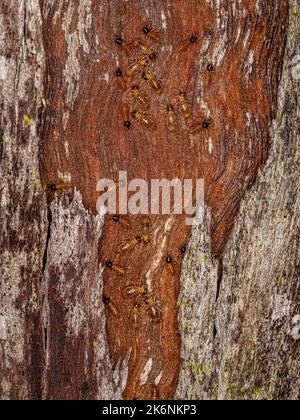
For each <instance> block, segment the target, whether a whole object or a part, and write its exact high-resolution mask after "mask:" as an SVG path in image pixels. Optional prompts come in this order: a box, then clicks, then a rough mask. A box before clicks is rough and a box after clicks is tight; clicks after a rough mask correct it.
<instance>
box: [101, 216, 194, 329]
mask: <svg viewBox="0 0 300 420" xmlns="http://www.w3.org/2000/svg"><path fill="white" fill-rule="evenodd" d="M112 221H113V222H115V223H117V224H119V225H121V226H122V227H125V228H127V229H130V228H131V224H130V221H129V220H128V219H127V218H125V217H124V216H119V215H114V216H112ZM140 229H141V232H140V234H139V235H134V236H133V237H131V238H128V239H126V240H123V241H121V242H120V243H119V244H117V245H116V252H117V254H123V253H126V252H130V251H132V250H134V249H136V248H137V247H138V246H148V245H149V244H152V222H151V219H150V217H149V216H141V220H140ZM185 252H186V246H185V245H182V246H181V249H180V254H181V255H184V253H185ZM165 264H166V267H167V268H168V270H169V272H170V273H171V274H172V275H174V274H176V272H177V270H176V267H177V263H176V261H174V260H173V258H172V257H171V256H170V255H167V256H166V258H165ZM105 265H106V267H107V269H109V270H112V271H114V272H115V273H116V274H118V275H120V276H125V275H126V274H127V270H126V269H125V268H124V267H122V266H120V265H118V264H116V263H113V262H112V261H111V260H107V261H106V262H105ZM124 295H125V297H126V298H128V299H131V300H133V306H132V308H131V310H130V312H129V322H130V325H131V326H132V327H133V328H139V327H140V326H141V322H142V315H141V311H142V310H143V309H145V310H146V312H147V314H148V316H149V318H150V319H151V321H152V322H154V323H158V322H160V321H161V319H162V306H161V302H160V301H159V300H158V299H157V298H156V297H155V296H154V294H153V293H150V292H149V291H148V289H147V286H146V285H134V284H132V285H129V286H126V287H125V289H124ZM104 304H105V305H106V306H107V308H108V310H109V312H110V314H111V315H112V316H114V317H118V316H119V311H118V308H117V307H116V306H115V305H114V304H113V303H112V302H111V300H110V299H109V298H108V297H107V296H104Z"/></svg>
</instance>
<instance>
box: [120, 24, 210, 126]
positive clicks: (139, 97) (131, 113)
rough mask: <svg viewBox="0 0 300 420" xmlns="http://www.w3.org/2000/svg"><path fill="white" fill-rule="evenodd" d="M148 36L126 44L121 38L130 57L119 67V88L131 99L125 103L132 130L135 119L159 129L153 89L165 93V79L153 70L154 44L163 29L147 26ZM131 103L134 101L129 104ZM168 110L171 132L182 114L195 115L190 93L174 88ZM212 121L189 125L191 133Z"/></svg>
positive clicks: (185, 116)
mask: <svg viewBox="0 0 300 420" xmlns="http://www.w3.org/2000/svg"><path fill="white" fill-rule="evenodd" d="M142 33H143V35H144V36H145V39H141V38H138V39H135V40H133V41H132V42H130V43H126V42H125V41H124V40H123V39H122V38H120V37H119V38H117V39H116V43H117V45H118V46H119V47H120V48H121V49H122V51H124V53H125V54H126V55H127V57H129V59H130V61H129V62H128V64H127V66H126V68H125V70H124V71H123V70H122V69H121V68H118V69H117V71H116V76H117V83H118V86H119V88H120V89H121V90H122V91H124V92H126V93H127V98H128V101H127V102H126V103H123V104H122V116H123V123H124V126H125V127H126V128H127V129H131V127H132V122H136V123H139V124H140V125H142V126H143V127H144V128H147V129H151V128H152V129H154V128H156V122H155V119H154V117H153V115H151V114H150V112H149V110H150V106H151V100H150V96H149V91H150V92H154V93H155V94H157V95H159V96H160V95H161V94H162V92H163V90H164V85H163V82H162V81H161V80H160V78H159V76H157V75H156V74H155V71H154V70H153V63H154V62H155V60H156V59H157V56H158V53H157V51H156V47H155V45H154V43H158V42H159V41H160V38H161V37H160V31H159V30H158V29H154V28H152V29H150V28H148V27H146V26H145V27H144V28H143V30H142ZM197 40H198V37H197V36H195V35H192V36H191V37H190V39H189V40H188V41H187V42H185V43H184V44H183V45H182V47H181V48H180V50H179V52H180V53H182V52H184V51H185V50H186V49H187V48H188V47H189V46H190V45H192V44H195V43H196V42H197ZM207 70H208V71H213V70H214V68H213V65H212V64H209V65H208V66H207ZM136 77H140V78H141V79H140V81H139V82H138V83H131V84H130V83H129V82H130V80H132V79H133V78H136ZM129 103H131V104H130V105H129ZM161 105H162V106H163V108H164V111H165V113H166V127H167V129H168V131H169V132H176V131H177V129H178V115H180V117H181V118H183V120H185V121H187V120H188V119H189V118H191V115H192V105H191V101H190V100H189V98H188V96H187V94H186V93H185V92H184V91H181V90H178V89H175V88H174V89H172V90H171V93H170V94H169V97H168V99H167V100H166V101H165V102H163V103H161ZM210 124H211V121H210V120H203V121H200V122H197V123H195V124H192V125H191V126H190V127H189V133H190V134H196V133H198V132H199V131H200V130H202V129H207V128H209V126H210Z"/></svg>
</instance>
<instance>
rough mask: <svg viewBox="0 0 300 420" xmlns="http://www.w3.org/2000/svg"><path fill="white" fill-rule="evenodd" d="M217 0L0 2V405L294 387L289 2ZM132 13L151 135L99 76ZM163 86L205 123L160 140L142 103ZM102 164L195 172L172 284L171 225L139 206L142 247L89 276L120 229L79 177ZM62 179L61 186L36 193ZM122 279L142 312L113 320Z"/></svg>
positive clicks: (295, 62)
mask: <svg viewBox="0 0 300 420" xmlns="http://www.w3.org/2000/svg"><path fill="white" fill-rule="evenodd" d="M221 3H222V4H220V2H218V1H203V2H196V1H193V0H191V1H189V2H186V3H184V4H183V2H179V1H174V2H172V3H170V4H169V3H168V2H166V1H160V2H159V4H157V2H152V1H150V0H145V1H139V2H137V1H129V2H124V1H116V2H113V7H112V2H110V1H101V2H98V1H92V0H78V1H76V2H69V1H65V2H63V1H61V2H56V1H51V0H41V1H40V2H38V1H37V0H28V1H19V2H16V1H15V2H14V1H13V2H8V1H4V2H3V4H2V5H1V19H0V29H1V33H2V34H3V35H2V37H1V39H0V89H1V111H2V112H1V131H0V132H1V144H0V166H1V180H0V192H1V213H0V222H1V231H2V232H1V250H2V253H1V255H0V267H1V269H0V274H1V277H0V285H1V289H0V354H1V359H0V398H1V399H17V398H19V399H29V398H34V399H40V398H45V399H62V398H66V399H119V398H122V396H123V397H124V398H141V399H144V398H151V389H152V386H153V384H156V385H157V386H158V390H159V396H160V397H161V398H173V397H174V396H175V398H177V399H182V398H191V399H203V398H209V399H215V398H219V399H242V398H246V399H252V398H254V399H297V398H299V396H300V395H299V385H300V384H299V360H298V359H299V358H298V354H299V339H300V331H299V330H300V304H299V265H300V261H299V212H300V208H299V207H300V203H299V150H300V148H299V137H298V118H299V115H297V105H298V89H299V51H298V48H299V47H298V39H299V6H298V5H297V2H295V1H290V2H289V4H288V3H287V2H285V1H283V0H280V1H278V2H276V5H275V6H274V5H272V6H271V5H269V3H268V4H265V3H264V2H261V1H254V0H253V1H252V0H245V1H243V2H237V1H224V2H221ZM137 17H138V18H137ZM288 17H289V19H288ZM145 22H146V23H147V24H151V25H154V26H157V27H159V28H160V29H161V31H162V39H161V42H160V43H158V45H157V49H158V52H159V56H158V59H157V62H156V63H155V65H154V67H153V68H154V69H155V71H156V72H157V74H159V75H160V77H161V79H162V80H163V83H164V89H165V90H164V93H163V95H162V97H161V98H160V99H159V98H156V97H155V96H152V95H151V100H152V102H153V104H152V108H151V112H152V113H153V115H154V117H155V120H156V121H157V124H158V130H157V131H155V132H149V131H147V130H146V129H143V128H139V127H135V126H134V127H133V129H132V130H129V131H127V132H125V130H124V129H123V125H122V116H121V115H120V105H121V104H122V103H124V102H125V101H127V99H126V95H127V93H124V94H123V95H122V93H121V92H120V91H119V90H118V88H117V83H116V78H115V70H116V67H118V66H121V67H122V68H124V67H125V66H126V63H127V62H128V59H127V58H126V56H125V55H124V54H123V52H122V50H119V49H118V48H117V45H116V44H115V38H116V37H117V36H122V37H124V38H125V39H126V40H132V39H134V38H137V37H141V36H142V35H141V28H142V27H143V24H144V23H145ZM191 34H196V35H197V36H198V42H197V43H196V44H195V45H190V46H188V48H187V50H185V51H184V52H181V51H180V47H181V46H182V45H183V44H184V43H185V42H186V40H188V39H189V37H190V36H191ZM287 36H288V44H287V48H286V50H285V45H286V38H287ZM284 51H285V59H284V60H283V54H284ZM283 62H284V67H283V75H281V74H282V73H281V70H282V64H283ZM208 64H212V65H213V71H208V68H207V66H208ZM280 80H281V82H280ZM279 82H280V83H281V84H280V88H279ZM131 83H133V82H128V87H130V84H131ZM178 86H179V87H180V89H182V90H186V91H187V93H188V95H189V96H190V97H191V98H192V100H193V119H192V121H201V122H202V121H206V120H207V119H209V121H210V122H211V125H210V127H209V129H208V130H203V131H202V132H201V133H200V134H198V135H196V136H190V135H188V134H187V131H186V128H187V127H185V126H182V127H181V128H180V129H179V130H178V132H177V134H175V135H171V134H169V133H168V132H167V130H166V128H165V118H166V116H165V113H164V111H163V110H162V108H161V105H160V102H163V103H165V102H166V101H167V100H168V92H170V91H171V90H172V88H175V87H178ZM278 92H279V96H278ZM277 99H279V100H277ZM272 121H273V122H272ZM270 144H271V153H270V155H269V157H268V160H267V163H266V166H264V167H263V169H261V170H260V172H259V175H258V178H257V179H256V176H257V174H258V171H259V168H260V167H261V165H262V164H263V163H264V162H265V160H266V158H267V156H268V151H269V147H270ZM175 162H176V163H175ZM174 165H176V168H174ZM119 170H127V171H128V177H129V179H130V178H136V177H141V178H144V179H146V180H150V179H151V178H163V177H166V178H169V179H173V178H176V177H178V178H179V179H183V178H192V177H193V178H204V180H205V186H206V187H205V188H206V189H205V197H206V206H207V207H206V214H205V221H204V224H203V226H201V228H198V229H194V230H193V232H192V236H191V239H190V241H189V246H188V253H187V255H186V257H185V259H184V264H183V272H182V276H181V279H180V271H181V264H182V261H181V260H182V259H181V257H177V255H178V253H179V249H180V246H181V245H182V244H183V243H185V242H186V241H187V240H188V238H189V237H190V234H191V232H190V231H189V230H188V229H187V227H186V226H185V224H184V218H183V217H165V216H164V217H161V216H157V217H155V218H153V226H154V230H153V238H154V239H153V244H152V245H151V246H147V247H142V248H140V249H137V250H136V251H134V252H133V253H132V254H130V255H129V256H125V257H122V258H121V259H119V260H118V263H120V264H121V265H124V266H126V268H127V269H128V277H126V278H125V279H120V278H118V277H113V276H112V275H111V274H110V273H109V272H108V271H107V270H105V271H104V267H103V261H104V260H105V259H106V258H112V259H113V260H115V258H116V255H115V246H116V244H117V243H118V242H119V241H120V240H121V239H125V237H126V236H128V233H127V232H126V231H124V230H122V229H121V228H119V227H117V226H115V224H114V223H113V222H112V221H111V220H109V218H105V219H103V218H101V216H100V215H96V213H95V206H96V200H97V193H96V184H97V181H98V180H99V179H101V178H104V177H108V178H113V179H115V178H116V177H117V175H118V171H119ZM255 179H256V180H255ZM62 181H71V182H72V183H73V184H74V186H76V189H77V190H78V191H75V193H72V194H66V193H64V192H57V193H51V194H50V193H45V188H44V187H43V186H42V185H44V186H45V185H46V184H47V183H49V182H62ZM249 188H250V190H249ZM247 190H248V192H246V191H247ZM245 192H246V196H245V198H244V199H243V200H242V205H241V208H240V210H239V204H240V201H241V198H242V197H243V196H244V195H245ZM237 213H238V216H237V218H236V215H237ZM130 221H131V224H132V232H134V233H136V232H138V231H139V218H138V217H131V218H130ZM233 224H234V230H233V233H231V232H232V227H233ZM228 238H229V242H228ZM167 254H171V255H172V256H173V257H174V259H176V275H174V276H171V275H170V274H169V273H168V270H167V269H166V267H165V263H164V261H165V256H166V255H167ZM131 283H139V284H142V283H146V284H147V285H148V287H149V289H150V290H153V292H154V293H155V295H156V296H158V297H159V299H160V301H161V302H162V305H163V321H162V322H161V323H160V324H158V325H153V324H151V323H150V322H149V320H148V319H147V317H146V314H143V326H142V328H141V329H139V330H137V331H133V329H132V327H131V326H130V324H129V322H128V311H129V310H130V307H131V305H130V302H128V301H127V300H125V299H124V296H123V294H122V289H123V288H124V287H125V286H126V285H128V284H131ZM103 293H104V294H105V295H107V296H109V297H110V299H111V301H112V302H113V303H114V304H115V305H116V306H117V307H118V308H119V310H120V312H121V316H120V318H116V319H115V318H113V317H111V316H109V314H108V312H105V308H104V305H103V302H102V296H103ZM179 293H180V296H179V300H178V294H179ZM178 307H179V323H178V322H177V317H178ZM105 314H106V315H108V316H107V317H106V316H105ZM180 338H181V339H180Z"/></svg>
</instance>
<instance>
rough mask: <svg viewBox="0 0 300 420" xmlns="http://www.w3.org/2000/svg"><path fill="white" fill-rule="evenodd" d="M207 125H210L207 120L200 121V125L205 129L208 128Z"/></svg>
mask: <svg viewBox="0 0 300 420" xmlns="http://www.w3.org/2000/svg"><path fill="white" fill-rule="evenodd" d="M209 126H210V123H209V122H208V121H204V122H203V123H202V127H203V128H205V129H207V128H209Z"/></svg>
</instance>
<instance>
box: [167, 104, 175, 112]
mask: <svg viewBox="0 0 300 420" xmlns="http://www.w3.org/2000/svg"><path fill="white" fill-rule="evenodd" d="M166 108H167V112H171V111H174V106H173V105H172V104H167V106H166Z"/></svg>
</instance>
